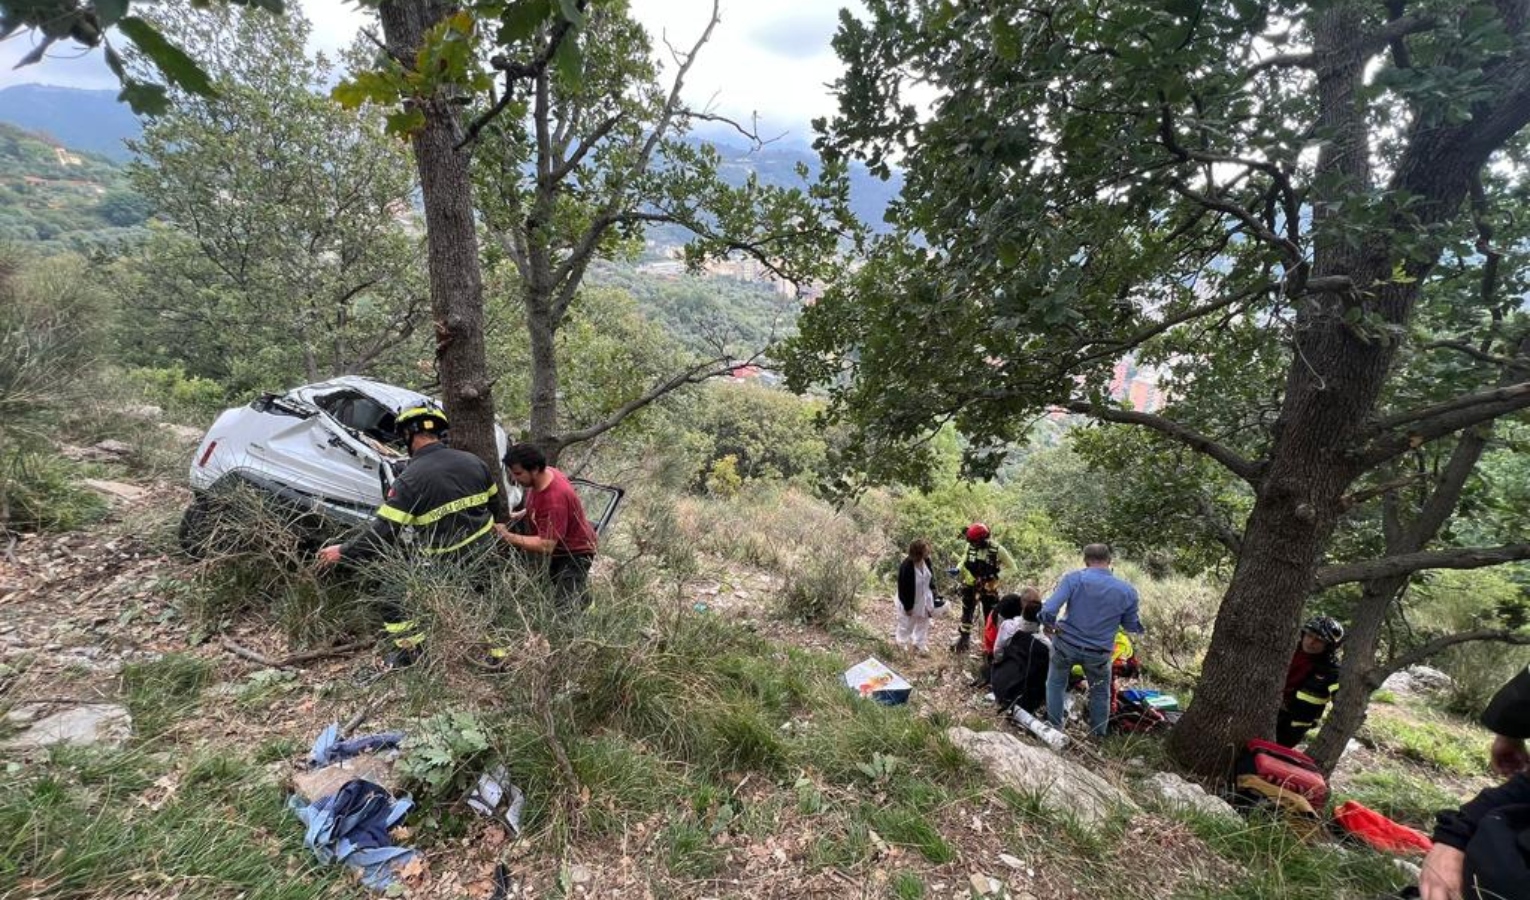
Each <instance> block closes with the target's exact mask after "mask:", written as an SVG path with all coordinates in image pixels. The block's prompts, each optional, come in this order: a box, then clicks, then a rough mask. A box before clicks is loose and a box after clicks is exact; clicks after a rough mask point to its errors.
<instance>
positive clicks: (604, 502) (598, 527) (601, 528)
mask: <svg viewBox="0 0 1530 900" xmlns="http://www.w3.org/2000/svg"><path fill="white" fill-rule="evenodd" d="M569 484H572V485H573V486H574V493H576V494H578V495H579V502H580V503H581V504H583V505H584V514H585V517H586V518H588V519H589V520H590V525H591V526H592V527H594V529H595V533H596V534H597V535H600V536H602V537H603V536H605V533H606V529H607V528H609V527H610V525H611V521H612V520H613V519H615V518H616V509H617V507H619V506H621V503H622V497H624V496H626V493H627V492H626V491H624V490H622V489H621V488H619V487H611V486H610V485H606V484H596V483H595V482H593V481H585V480H584V479H583V478H570V479H569Z"/></svg>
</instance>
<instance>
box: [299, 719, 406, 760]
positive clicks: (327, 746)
mask: <svg viewBox="0 0 1530 900" xmlns="http://www.w3.org/2000/svg"><path fill="white" fill-rule="evenodd" d="M403 740H404V733H403V732H402V731H384V732H382V733H381V734H368V735H363V736H362V737H359V738H351V739H350V740H348V741H342V740H340V723H339V722H332V723H330V725H329V727H328V728H325V729H324V730H323V731H321V732H319V736H318V737H317V738H315V739H314V742H313V749H312V750H310V751H308V765H309V766H310V767H311V768H315V769H318V768H322V767H324V766H327V765H329V764H330V763H336V762H339V761H341V760H343V759H350V758H351V757H353V756H358V755H360V754H362V753H366V752H367V751H374V752H375V751H377V750H391V749H393V748H394V747H397V746H398V745H399V744H400V743H401V742H402V741H403Z"/></svg>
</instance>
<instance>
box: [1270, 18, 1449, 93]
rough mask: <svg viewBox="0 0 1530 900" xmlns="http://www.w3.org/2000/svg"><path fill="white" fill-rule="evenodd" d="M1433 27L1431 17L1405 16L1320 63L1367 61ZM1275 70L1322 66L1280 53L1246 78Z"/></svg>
mask: <svg viewBox="0 0 1530 900" xmlns="http://www.w3.org/2000/svg"><path fill="white" fill-rule="evenodd" d="M1435 24H1436V22H1435V18H1434V17H1433V16H1424V15H1418V16H1415V15H1407V16H1402V17H1401V18H1396V19H1393V20H1392V21H1390V22H1388V23H1387V24H1386V25H1384V26H1382V27H1381V28H1378V29H1377V30H1375V31H1373V32H1371V33H1370V34H1367V35H1362V36H1361V37H1360V38H1359V39H1358V40H1356V41H1355V42H1354V43H1353V44H1350V45H1349V46H1348V47H1344V48H1342V49H1340V50H1339V51H1338V52H1336V53H1329V54H1324V57H1323V60H1322V62H1323V63H1325V64H1326V65H1330V66H1331V65H1340V64H1348V63H1349V61H1350V60H1351V59H1353V58H1354V57H1356V56H1358V57H1359V58H1360V59H1362V60H1364V59H1369V58H1370V57H1372V56H1375V55H1376V54H1377V53H1380V52H1381V51H1383V50H1385V49H1387V48H1388V47H1391V46H1392V45H1393V44H1394V43H1395V42H1400V41H1401V40H1402V39H1403V38H1405V37H1407V36H1408V35H1410V34H1418V33H1419V32H1421V31H1430V30H1432V29H1433V28H1434V27H1435ZM1277 68H1287V69H1311V70H1313V71H1317V70H1318V69H1320V68H1322V66H1321V65H1320V64H1319V58H1318V55H1317V54H1316V53H1283V54H1281V55H1279V56H1272V57H1270V58H1268V59H1264V60H1260V61H1259V62H1257V63H1255V64H1254V65H1252V66H1250V67H1249V70H1248V75H1249V77H1250V78H1252V77H1253V76H1254V75H1257V74H1259V73H1260V72H1264V71H1266V70H1268V69H1277Z"/></svg>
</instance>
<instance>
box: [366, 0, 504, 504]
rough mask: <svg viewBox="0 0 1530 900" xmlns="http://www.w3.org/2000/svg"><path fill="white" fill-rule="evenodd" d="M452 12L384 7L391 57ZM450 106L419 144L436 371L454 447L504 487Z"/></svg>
mask: <svg viewBox="0 0 1530 900" xmlns="http://www.w3.org/2000/svg"><path fill="white" fill-rule="evenodd" d="M450 11H451V7H450V6H449V5H448V4H445V3H441V2H438V0H388V2H384V3H383V4H382V6H381V7H380V12H381V15H382V26H383V34H384V35H385V36H386V38H387V41H388V48H389V50H390V52H392V53H393V54H394V55H395V56H397V57H399V58H402V59H409V60H412V59H414V58H415V57H416V54H417V51H418V50H419V47H420V44H421V42H422V40H423V38H424V35H425V32H426V31H427V30H428V29H430V28H431V26H433V25H435V24H436V23H437V22H439V21H440V20H441V19H443V18H444V17H445V16H446V14H447V13H448V12H450ZM449 99H450V98H447V97H441V96H436V97H432V98H430V99H429V100H427V101H423V102H421V103H420V108H421V109H422V110H423V112H424V113H425V127H424V128H422V129H421V130H420V131H418V132H417V133H416V134H415V135H414V139H413V144H414V158H415V164H416V165H417V166H418V168H419V172H420V188H421V191H422V192H423V194H424V201H425V234H426V242H427V249H428V254H429V255H428V259H429V269H430V300H431V317H432V319H433V320H434V322H435V328H436V371H437V373H438V375H439V376H440V379H441V392H442V395H443V396H442V399H443V401H444V402H445V404H446V413H447V416H448V417H449V418H450V419H451V426H452V428H451V439H452V444H453V446H456V447H459V448H461V449H463V450H466V451H468V452H470V453H473V454H475V455H476V456H478V457H479V458H480V459H482V460H483V461H484V462H485V463H486V464H488V466H489V470H490V471H491V472H494V473H495V474H496V477H497V478H499V479H500V483H501V486H502V487H503V477H504V476H503V466H502V464H501V463H500V461H499V452H498V447H497V443H496V441H495V437H494V400H493V396H492V392H491V382H490V380H489V367H488V356H487V353H486V351H485V349H484V337H483V329H484V312H483V277H482V273H481V271H480V269H479V260H478V233H477V228H476V223H475V221H474V218H473V193H472V186H473V183H472V178H471V173H470V171H469V167H468V163H469V159H468V155H467V151H466V150H458V149H457V143H458V140H459V134H458V133H459V131H460V129H459V127H458V122H457V112H456V107H455V106H454V105H453V104H452V103H450V102H449ZM496 507H497V508H496V514H497V515H498V516H502V515H503V513H504V492H503V491H501V492H500V499H499V501H498V502H497V503H496Z"/></svg>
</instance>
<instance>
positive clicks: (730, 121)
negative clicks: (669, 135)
mask: <svg viewBox="0 0 1530 900" xmlns="http://www.w3.org/2000/svg"><path fill="white" fill-rule="evenodd" d="M681 113H682V115H684V116H685V117H686V118H689V119H695V120H696V121H698V122H716V123H718V124H721V125H727V126H728V127H730V128H732V129H733V130H734V131H737V132H738V133H739V134H740V135H741V136H742V137H743V138H744V139H745V140H747V141H749V143H750V144H751V145H753V146H754V147H755V149H759V148H760V147H763V146H765V145H766V144H774V143H775V142H776V141H779V140H781V139H782V138H784V137H786V135H787V134H788V132H785V131H783V132H781V133H780V134H778V135H776V136H775V137H773V138H762V137H760V114H759V113H757V112H756V113H750V115H749V122H750V124H748V125H744V124H743V123H742V122H739V121H738V120H737V119H734V118H732V117H730V116H724V115H721V114H719V113H715V112H710V111H702V110H697V109H686V110H681Z"/></svg>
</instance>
